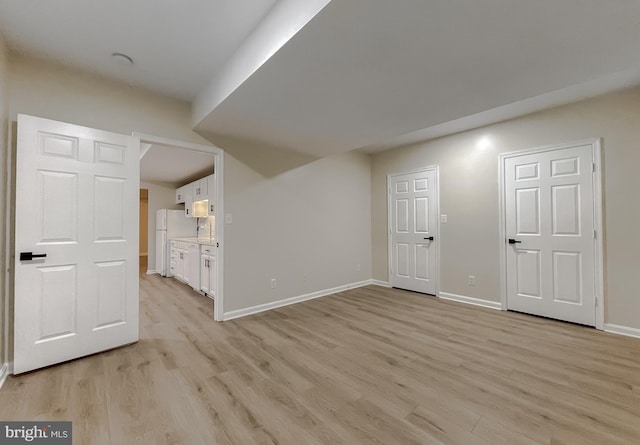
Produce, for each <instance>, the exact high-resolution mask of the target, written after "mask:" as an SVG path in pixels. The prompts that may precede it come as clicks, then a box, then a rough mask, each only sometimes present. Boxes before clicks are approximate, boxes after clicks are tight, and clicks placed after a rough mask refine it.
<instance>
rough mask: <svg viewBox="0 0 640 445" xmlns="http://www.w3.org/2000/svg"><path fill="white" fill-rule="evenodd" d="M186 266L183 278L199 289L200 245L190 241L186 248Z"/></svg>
mask: <svg viewBox="0 0 640 445" xmlns="http://www.w3.org/2000/svg"><path fill="white" fill-rule="evenodd" d="M186 262H187V263H188V266H187V267H186V268H185V278H186V280H185V281H186V282H187V284H188V285H189V286H191V287H192V288H193V289H194V290H196V291H199V290H200V245H199V244H196V243H190V244H189V247H188V250H187V261H186Z"/></svg>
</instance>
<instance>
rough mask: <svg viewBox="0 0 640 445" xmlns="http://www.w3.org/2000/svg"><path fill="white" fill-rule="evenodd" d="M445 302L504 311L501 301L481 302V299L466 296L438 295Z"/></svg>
mask: <svg viewBox="0 0 640 445" xmlns="http://www.w3.org/2000/svg"><path fill="white" fill-rule="evenodd" d="M438 296H439V297H440V298H442V299H443V300H451V301H457V302H459V303H467V304H473V305H474V306H482V307H486V308H489V309H497V310H499V311H501V310H502V303H500V302H499V301H489V300H481V299H480V298H474V297H467V296H464V295H457V294H450V293H447V292H440V294H439V295H438Z"/></svg>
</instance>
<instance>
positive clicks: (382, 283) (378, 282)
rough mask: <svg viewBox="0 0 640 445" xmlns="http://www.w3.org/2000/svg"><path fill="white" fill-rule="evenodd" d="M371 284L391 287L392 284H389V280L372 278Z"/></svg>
mask: <svg viewBox="0 0 640 445" xmlns="http://www.w3.org/2000/svg"><path fill="white" fill-rule="evenodd" d="M371 284H373V285H374V286H382V287H389V288H390V287H391V284H389V282H388V281H382V280H371Z"/></svg>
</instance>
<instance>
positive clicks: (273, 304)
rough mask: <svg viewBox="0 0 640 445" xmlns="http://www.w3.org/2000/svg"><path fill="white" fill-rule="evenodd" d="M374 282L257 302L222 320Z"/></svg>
mask: <svg viewBox="0 0 640 445" xmlns="http://www.w3.org/2000/svg"><path fill="white" fill-rule="evenodd" d="M372 284H375V283H374V280H365V281H359V282H357V283H351V284H345V285H344V286H337V287H333V288H331V289H324V290H320V291H316V292H311V293H309V294H304V295H298V296H296V297H290V298H285V299H284V300H278V301H272V302H270V303H264V304H259V305H257V306H251V307H248V308H245V309H238V310H235V311H231V312H227V313H225V314H224V320H225V321H227V320H233V319H234V318H240V317H246V316H248V315H253V314H257V313H260V312H264V311H268V310H271V309H277V308H279V307H283V306H289V305H291V304H296V303H302V302H303V301H309V300H313V299H316V298H320V297H326V296H327V295H332V294H335V293H337V292H343V291H346V290H350V289H357V288H359V287H364V286H369V285H372Z"/></svg>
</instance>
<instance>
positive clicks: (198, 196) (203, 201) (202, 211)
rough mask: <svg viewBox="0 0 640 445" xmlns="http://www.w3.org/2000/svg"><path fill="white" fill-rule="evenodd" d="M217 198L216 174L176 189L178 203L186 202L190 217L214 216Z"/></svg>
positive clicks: (186, 210) (186, 214)
mask: <svg viewBox="0 0 640 445" xmlns="http://www.w3.org/2000/svg"><path fill="white" fill-rule="evenodd" d="M215 200H216V175H215V174H212V175H209V176H206V177H204V178H202V179H198V180H197V181H193V182H191V183H189V184H186V185H183V186H182V187H180V188H178V189H176V203H177V204H184V214H185V216H188V217H203V216H213V215H214V212H215V208H216V207H215Z"/></svg>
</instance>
